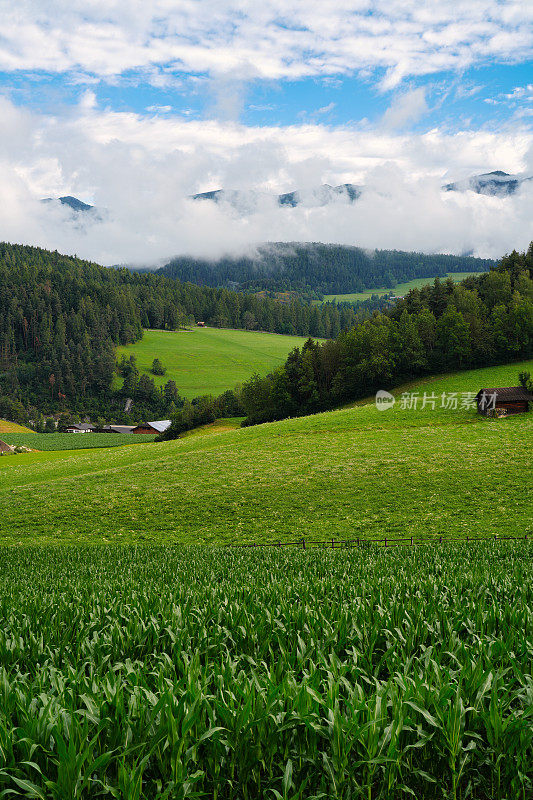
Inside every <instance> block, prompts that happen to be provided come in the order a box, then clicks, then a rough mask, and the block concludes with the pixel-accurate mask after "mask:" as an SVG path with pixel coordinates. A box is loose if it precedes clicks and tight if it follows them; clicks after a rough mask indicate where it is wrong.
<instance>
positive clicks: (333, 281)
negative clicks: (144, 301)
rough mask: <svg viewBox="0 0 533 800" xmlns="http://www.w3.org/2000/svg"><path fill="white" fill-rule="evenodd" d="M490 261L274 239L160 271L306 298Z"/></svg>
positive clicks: (478, 268) (474, 268) (179, 261)
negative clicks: (250, 250) (237, 254)
mask: <svg viewBox="0 0 533 800" xmlns="http://www.w3.org/2000/svg"><path fill="white" fill-rule="evenodd" d="M494 264H495V262H494V261H492V260H490V259H481V258H471V257H468V256H449V255H426V254H424V253H406V252H402V251H400V250H375V251H367V250H363V249H362V248H360V247H347V246H344V245H334V244H320V243H312V244H302V243H289V244H285V243H282V242H277V243H273V244H268V245H263V246H261V247H259V248H258V249H257V253H256V254H255V255H254V256H243V257H241V258H230V257H227V258H221V259H219V260H217V261H208V260H205V259H204V260H202V259H196V258H185V257H180V258H176V259H174V260H173V261H171V262H170V263H169V264H167V265H166V266H165V267H162V268H161V269H160V270H159V273H160V274H163V275H168V276H170V277H173V278H178V279H179V280H180V281H192V282H193V283H198V284H200V285H202V286H232V287H234V288H239V289H242V290H245V291H261V290H264V289H266V290H269V291H298V292H301V293H303V294H305V295H308V296H317V297H318V296H320V295H322V294H347V293H350V292H362V291H363V290H365V289H377V288H383V287H385V288H390V289H392V288H393V287H394V286H395V285H396V284H397V283H403V282H406V281H409V280H412V279H414V278H426V277H443V276H444V275H446V273H448V272H482V271H484V270H487V269H489V268H490V267H491V266H494Z"/></svg>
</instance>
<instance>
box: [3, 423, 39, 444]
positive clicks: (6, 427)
mask: <svg viewBox="0 0 533 800" xmlns="http://www.w3.org/2000/svg"><path fill="white" fill-rule="evenodd" d="M4 433H30V434H31V433H33V431H31V430H30V429H29V428H25V427H24V426H23V425H17V423H16V422H9V420H7V419H0V436H3V434H4ZM4 441H5V440H4Z"/></svg>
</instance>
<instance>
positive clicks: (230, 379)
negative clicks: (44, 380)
mask: <svg viewBox="0 0 533 800" xmlns="http://www.w3.org/2000/svg"><path fill="white" fill-rule="evenodd" d="M304 342H305V337H301V336H282V335H280V334H275V333H264V332H262V331H238V330H230V329H227V328H222V329H221V328H192V329H191V330H181V331H155V330H147V331H145V332H144V336H143V338H142V339H141V340H140V341H139V342H136V343H135V344H132V345H128V346H127V347H119V348H118V350H117V356H118V357H120V356H121V355H122V354H125V355H126V356H129V355H134V356H135V357H136V359H137V366H138V368H139V371H140V372H141V373H143V372H144V373H147V374H149V375H150V376H151V377H153V378H154V381H155V383H156V385H157V386H160V385H162V384H163V383H166V381H168V380H173V381H175V382H176V385H177V387H178V391H179V393H180V395H181V396H182V397H186V398H189V399H191V398H193V397H198V396H199V395H202V394H213V395H218V394H221V393H222V392H224V391H226V389H233V388H234V386H236V384H238V383H241V382H242V381H245V380H247V379H248V378H249V377H250V376H251V375H252V374H253V373H254V372H257V373H259V374H261V375H265V374H266V373H267V372H270V371H271V370H272V369H275V367H278V366H280V365H281V364H283V363H284V361H285V359H286V358H287V355H288V354H289V352H290V351H291V350H292V349H293V348H294V347H300V346H301V345H302V344H303V343H304ZM154 358H159V360H160V361H162V363H163V365H164V366H165V367H166V368H167V372H166V374H165V375H163V376H156V375H152V373H151V372H150V368H151V366H152V362H153V360H154ZM119 383H120V379H119V378H118V377H117V385H118V384H119Z"/></svg>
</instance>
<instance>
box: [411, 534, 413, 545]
mask: <svg viewBox="0 0 533 800" xmlns="http://www.w3.org/2000/svg"><path fill="white" fill-rule="evenodd" d="M412 545H413V537H412V536H411V547H412Z"/></svg>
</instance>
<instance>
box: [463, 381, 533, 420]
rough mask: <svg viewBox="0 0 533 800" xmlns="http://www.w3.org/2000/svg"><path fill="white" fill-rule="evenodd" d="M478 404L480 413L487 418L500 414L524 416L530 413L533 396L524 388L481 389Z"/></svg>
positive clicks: (477, 396)
mask: <svg viewBox="0 0 533 800" xmlns="http://www.w3.org/2000/svg"><path fill="white" fill-rule="evenodd" d="M476 402H477V410H478V412H479V413H480V414H485V416H490V415H491V414H493V413H495V414H497V413H498V412H499V413H501V414H502V415H504V414H523V413H524V412H526V411H529V404H530V403H533V395H532V394H530V393H529V392H528V391H527V389H524V387H523V386H502V387H495V388H492V389H480V390H479V392H478V393H477V395H476Z"/></svg>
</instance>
